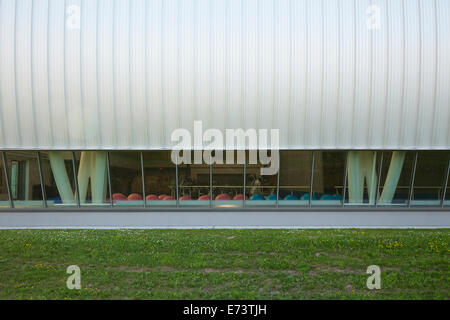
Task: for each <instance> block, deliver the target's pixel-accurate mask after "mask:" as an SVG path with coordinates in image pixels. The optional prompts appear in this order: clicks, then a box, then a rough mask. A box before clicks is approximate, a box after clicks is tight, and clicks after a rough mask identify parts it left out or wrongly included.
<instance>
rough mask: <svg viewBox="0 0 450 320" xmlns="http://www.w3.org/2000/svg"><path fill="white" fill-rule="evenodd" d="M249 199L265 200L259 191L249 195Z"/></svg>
mask: <svg viewBox="0 0 450 320" xmlns="http://www.w3.org/2000/svg"><path fill="white" fill-rule="evenodd" d="M250 200H266V198H264V196H263V195H262V194H260V193H255V194H254V195H252V196H251V197H250Z"/></svg>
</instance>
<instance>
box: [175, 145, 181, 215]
mask: <svg viewBox="0 0 450 320" xmlns="http://www.w3.org/2000/svg"><path fill="white" fill-rule="evenodd" d="M176 159H177V162H176V163H175V188H176V197H177V208H178V207H179V206H180V199H179V196H178V195H179V194H178V192H179V191H178V153H177V157H176Z"/></svg>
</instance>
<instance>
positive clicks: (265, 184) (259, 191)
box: [245, 151, 278, 207]
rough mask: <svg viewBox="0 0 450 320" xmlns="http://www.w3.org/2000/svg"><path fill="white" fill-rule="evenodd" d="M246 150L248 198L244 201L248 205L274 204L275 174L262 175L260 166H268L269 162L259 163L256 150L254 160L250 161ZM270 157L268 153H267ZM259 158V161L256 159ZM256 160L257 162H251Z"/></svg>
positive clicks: (275, 190) (275, 192)
mask: <svg viewBox="0 0 450 320" xmlns="http://www.w3.org/2000/svg"><path fill="white" fill-rule="evenodd" d="M251 152H254V151H250V152H249V151H247V169H246V182H245V186H246V194H247V196H248V198H249V199H248V200H247V201H246V202H245V204H246V205H248V206H266V207H267V206H275V205H276V194H277V174H278V173H275V174H273V175H262V174H261V169H262V168H264V167H265V168H269V167H270V166H271V164H270V163H269V164H266V165H263V164H261V161H260V158H259V154H258V152H257V151H256V152H255V155H254V160H253V161H250V153H251ZM268 156H269V157H270V156H271V155H270V153H269V154H268ZM257 159H259V161H257ZM252 162H257V163H252Z"/></svg>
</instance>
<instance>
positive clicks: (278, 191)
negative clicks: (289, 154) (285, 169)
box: [277, 157, 281, 208]
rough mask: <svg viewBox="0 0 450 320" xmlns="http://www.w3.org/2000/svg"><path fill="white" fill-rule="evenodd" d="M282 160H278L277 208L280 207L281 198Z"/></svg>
mask: <svg viewBox="0 0 450 320" xmlns="http://www.w3.org/2000/svg"><path fill="white" fill-rule="evenodd" d="M280 163H281V158H280V157H279V160H278V172H277V208H278V207H279V197H280V170H281V166H280Z"/></svg>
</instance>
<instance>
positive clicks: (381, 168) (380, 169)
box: [375, 151, 384, 207]
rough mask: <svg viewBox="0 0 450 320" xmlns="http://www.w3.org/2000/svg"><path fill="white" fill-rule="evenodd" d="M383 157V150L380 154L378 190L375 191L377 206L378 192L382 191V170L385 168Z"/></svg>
mask: <svg viewBox="0 0 450 320" xmlns="http://www.w3.org/2000/svg"><path fill="white" fill-rule="evenodd" d="M383 157H384V152H383V151H382V152H381V156H380V167H379V168H378V179H377V192H376V193H375V207H378V194H379V193H380V183H381V172H382V170H383Z"/></svg>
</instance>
